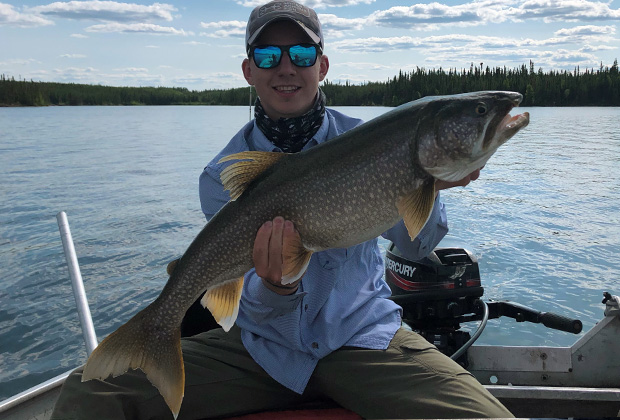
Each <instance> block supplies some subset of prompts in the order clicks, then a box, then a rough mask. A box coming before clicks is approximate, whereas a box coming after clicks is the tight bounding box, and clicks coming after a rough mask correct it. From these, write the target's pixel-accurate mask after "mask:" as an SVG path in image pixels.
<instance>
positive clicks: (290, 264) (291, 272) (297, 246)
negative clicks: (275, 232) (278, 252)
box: [282, 236, 312, 284]
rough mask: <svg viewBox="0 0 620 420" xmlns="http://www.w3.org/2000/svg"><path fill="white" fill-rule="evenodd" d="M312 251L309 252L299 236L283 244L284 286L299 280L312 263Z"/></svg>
mask: <svg viewBox="0 0 620 420" xmlns="http://www.w3.org/2000/svg"><path fill="white" fill-rule="evenodd" d="M310 257H312V251H310V250H307V249H306V248H305V247H304V246H303V244H302V243H301V238H300V237H299V236H296V237H294V238H293V239H291V240H285V241H284V243H283V244H282V284H291V283H294V282H296V281H297V280H299V279H300V278H301V277H302V276H303V275H304V273H305V272H306V269H307V268H308V264H309V263H310Z"/></svg>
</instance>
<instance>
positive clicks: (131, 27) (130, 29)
mask: <svg viewBox="0 0 620 420" xmlns="http://www.w3.org/2000/svg"><path fill="white" fill-rule="evenodd" d="M85 30H86V31H87V32H118V33H145V34H160V35H183V36H187V35H191V32H185V31H184V30H183V29H176V28H173V27H170V26H160V25H155V24H153V23H115V22H114V23H106V24H101V25H92V26H89V27H88V28H86V29H85Z"/></svg>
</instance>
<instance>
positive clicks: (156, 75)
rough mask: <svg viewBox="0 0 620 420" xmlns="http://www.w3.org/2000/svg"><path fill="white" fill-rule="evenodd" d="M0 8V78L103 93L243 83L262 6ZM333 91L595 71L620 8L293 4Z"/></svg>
mask: <svg viewBox="0 0 620 420" xmlns="http://www.w3.org/2000/svg"><path fill="white" fill-rule="evenodd" d="M158 1H159V2H152V1H122V2H121V1H55V2H51V1H42V0H25V1H15V0H9V1H7V0H0V46H1V47H0V73H3V74H5V75H8V76H13V77H15V78H16V79H17V78H22V79H27V80H30V79H33V80H41V81H57V82H73V83H91V84H102V85H112V86H179V87H187V88H189V89H195V90H203V89H218V88H230V87H242V86H246V83H245V80H244V79H243V77H242V75H241V61H242V59H243V57H244V46H243V36H244V33H245V22H246V20H247V18H248V16H249V14H250V12H251V10H252V8H253V7H255V6H256V5H258V4H263V3H264V2H263V1H253V0H190V1H178V0H174V1H166V0H158ZM302 3H305V4H306V5H308V6H311V7H313V8H314V9H315V10H316V11H317V13H318V14H319V18H320V19H321V22H322V24H323V30H324V32H325V40H326V49H325V53H326V54H327V55H328V56H329V59H330V65H331V66H330V70H329V73H328V76H327V78H328V79H329V80H330V81H332V82H339V81H340V82H345V81H348V82H350V83H363V82H366V81H384V80H387V79H388V78H391V77H393V76H394V75H397V74H398V72H399V70H403V71H411V70H412V69H415V68H416V66H417V67H424V68H427V69H430V68H438V67H443V68H444V69H447V68H456V69H458V70H461V69H466V68H469V66H470V64H471V63H474V64H475V65H477V66H479V65H480V63H483V65H484V66H487V65H488V66H490V67H495V66H502V67H503V66H507V67H508V68H514V67H518V66H520V65H521V64H528V63H529V61H530V60H532V61H533V62H534V64H535V66H536V68H537V69H538V68H539V67H541V68H543V70H545V71H547V70H550V69H555V70H562V69H568V70H573V69H574V68H575V67H576V66H580V68H581V69H582V70H583V69H585V68H595V69H598V68H599V66H600V64H601V62H602V63H603V65H604V66H611V65H612V64H613V61H614V59H616V58H620V34H619V33H618V26H619V24H620V0H613V1H596V0H470V1H452V0H439V1H437V2H422V1H415V0H414V1H406V0H398V1H392V0H389V1H386V0H308V1H302Z"/></svg>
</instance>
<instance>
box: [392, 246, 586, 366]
mask: <svg viewBox="0 0 620 420" xmlns="http://www.w3.org/2000/svg"><path fill="white" fill-rule="evenodd" d="M385 279H386V281H387V283H388V285H389V286H390V288H391V289H392V296H391V299H392V300H393V301H394V302H396V303H397V304H398V305H400V306H401V307H402V308H403V322H405V323H406V324H407V325H409V326H410V327H411V329H412V330H414V331H415V332H417V333H418V334H420V335H421V336H423V337H424V338H426V339H427V340H428V341H429V342H431V343H433V344H434V345H435V346H436V347H437V348H438V349H439V351H441V352H442V353H444V354H446V355H448V356H450V357H451V358H452V359H454V360H456V361H457V362H458V363H460V364H461V365H462V366H464V367H467V365H468V362H467V353H466V350H467V349H468V348H469V347H470V346H471V345H472V344H473V343H474V341H475V340H476V339H477V338H478V337H479V336H480V334H481V333H482V331H483V330H484V327H485V325H486V322H487V320H488V319H494V318H499V317H501V316H507V317H510V318H513V319H515V320H516V321H517V322H523V321H528V322H533V323H542V324H543V325H545V326H546V327H548V328H553V329H557V330H561V331H567V332H570V333H573V334H578V333H579V332H581V329H582V323H581V321H579V320H577V319H570V318H567V317H564V316H562V315H557V314H554V313H551V312H539V311H537V310H535V309H532V308H528V307H526V306H523V305H520V304H518V303H513V302H509V301H490V302H488V303H487V302H484V301H483V300H482V299H481V298H482V295H483V294H484V289H483V287H482V284H481V281H480V270H479V269H478V260H477V259H476V257H475V256H474V255H473V254H472V253H471V252H469V251H467V250H466V249H463V248H436V249H435V250H434V251H433V252H431V253H430V254H429V255H428V256H427V257H426V258H423V259H422V260H420V261H411V260H408V259H406V258H404V257H403V255H402V254H401V253H400V251H399V250H398V248H396V247H395V246H394V244H390V246H389V247H388V248H387V250H386V253H385ZM469 321H482V322H481V323H480V325H479V327H478V329H477V330H476V332H475V333H474V335H473V336H472V335H470V334H469V332H467V331H461V330H460V327H461V323H462V322H469Z"/></svg>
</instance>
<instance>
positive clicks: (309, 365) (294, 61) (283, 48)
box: [53, 1, 512, 419]
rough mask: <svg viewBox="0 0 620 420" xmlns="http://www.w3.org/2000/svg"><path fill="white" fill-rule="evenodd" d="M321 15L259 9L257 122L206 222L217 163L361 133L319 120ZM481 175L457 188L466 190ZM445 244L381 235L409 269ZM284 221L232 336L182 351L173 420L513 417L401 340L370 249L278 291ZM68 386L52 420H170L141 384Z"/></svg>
mask: <svg viewBox="0 0 620 420" xmlns="http://www.w3.org/2000/svg"><path fill="white" fill-rule="evenodd" d="M323 48H324V39H323V35H322V32H321V27H320V23H319V21H318V18H317V16H316V13H315V12H314V11H313V10H311V9H309V8H307V7H304V6H302V5H300V4H297V3H295V2H292V1H275V2H271V3H268V4H266V5H264V6H262V7H257V8H256V9H254V11H253V12H252V13H251V15H250V19H249V21H248V25H247V31H246V50H247V53H248V58H246V59H245V60H244V61H243V63H242V70H243V74H244V77H245V79H246V80H247V82H248V83H249V84H251V85H253V86H254V87H255V88H256V92H257V95H258V98H259V99H258V100H257V102H256V111H255V117H256V118H255V119H254V120H253V121H252V122H250V123H248V124H247V125H246V126H245V127H243V128H242V129H241V130H240V131H239V133H237V135H235V137H234V138H233V139H232V140H231V141H230V143H229V144H228V145H227V146H226V147H225V148H224V150H223V151H222V152H221V153H220V154H219V155H218V156H216V157H215V158H214V159H213V160H212V161H211V163H209V164H208V165H207V167H206V168H205V170H204V172H203V173H202V175H201V177H200V199H201V204H202V209H203V212H204V213H205V215H206V217H207V219H209V218H211V217H212V216H213V215H214V214H215V213H216V212H217V211H218V210H219V209H220V208H221V207H222V206H223V205H224V204H225V203H226V202H227V201H228V199H229V196H228V193H227V192H225V191H224V189H223V187H222V184H221V181H220V173H221V171H222V170H223V168H224V167H225V165H226V164H219V163H218V162H219V160H220V158H221V157H223V156H226V155H229V154H232V153H238V152H242V151H247V150H264V151H279V152H288V153H295V152H298V151H300V150H304V149H307V148H309V147H313V146H315V145H317V144H320V143H322V142H324V141H328V140H329V139H331V138H333V137H336V136H337V135H339V134H341V133H343V132H345V131H347V130H349V129H351V128H353V127H355V126H357V125H359V124H360V123H361V121H360V120H357V119H354V118H350V117H347V116H345V115H343V114H341V113H338V112H336V111H334V110H329V109H326V108H325V97H324V95H323V93H322V92H321V91H320V89H319V83H320V81H322V80H323V79H324V78H325V76H326V74H327V72H328V69H329V60H328V58H327V56H326V55H324V54H323ZM478 175H479V171H476V172H475V173H473V174H471V175H470V176H469V177H467V178H466V179H464V180H462V181H461V182H459V183H455V184H446V183H440V182H438V183H437V185H436V187H437V189H438V190H439V189H444V188H448V187H451V186H454V185H457V184H458V185H466V184H467V183H468V182H469V181H470V180H474V179H476V178H477V177H478ZM446 232H447V227H446V221H445V212H444V210H443V206H442V204H441V202H440V201H439V197H436V202H435V207H434V209H433V212H432V214H431V217H430V219H429V221H428V222H427V224H426V226H425V227H424V228H423V229H422V231H421V232H420V234H419V236H418V237H417V238H416V239H415V240H414V241H411V240H410V238H409V236H408V234H407V232H406V230H405V228H404V226H403V224H402V223H401V224H399V225H397V226H395V227H394V228H392V229H390V230H389V231H388V232H386V233H385V234H384V236H385V237H386V238H388V239H390V240H392V241H393V242H394V243H395V244H396V245H397V247H398V248H399V249H400V250H401V252H402V253H403V254H404V255H406V256H407V257H408V258H410V259H418V258H422V257H424V256H425V255H427V254H428V253H429V252H430V251H431V250H432V249H433V248H434V247H435V245H437V243H438V242H439V241H440V240H441V238H442V237H443V236H444V235H445V233H446ZM297 235H298V234H297V232H296V230H295V227H294V226H293V224H292V223H291V222H290V221H286V220H284V219H283V218H281V217H276V218H275V219H274V220H268V221H265V224H264V225H263V226H262V227H261V228H260V229H259V231H258V232H257V235H256V240H255V243H254V253H253V258H254V264H255V268H254V269H252V270H250V272H248V273H247V274H246V276H245V282H244V289H243V293H242V297H241V303H240V310H239V316H238V318H237V322H236V325H235V326H234V327H233V328H232V329H231V330H230V331H229V332H228V333H225V332H224V331H223V330H222V329H216V330H212V331H209V332H205V333H201V334H197V335H195V336H193V337H191V338H185V339H183V340H182V346H183V358H184V362H185V375H186V376H185V396H184V399H183V403H182V406H181V411H180V413H179V419H202V418H212V417H221V416H232V415H239V414H245V413H250V412H256V411H263V410H274V409H290V408H294V407H296V406H298V405H299V404H302V403H306V402H313V401H318V400H324V399H331V400H333V401H335V402H336V403H338V404H340V405H341V406H343V407H345V408H347V409H350V410H352V411H354V412H356V413H358V414H359V415H361V416H362V417H365V418H429V417H432V418H451V417H512V416H511V414H510V412H509V411H508V410H506V409H505V408H504V407H503V406H502V405H501V404H500V403H499V402H498V401H497V400H496V399H495V398H494V397H493V396H492V395H491V394H489V393H488V392H487V391H486V390H485V389H484V388H483V387H482V386H481V385H480V384H479V383H478V382H477V381H476V380H475V379H474V378H473V376H471V375H470V374H469V373H468V372H466V371H465V370H464V369H462V368H461V367H460V366H459V365H457V364H456V363H455V362H453V361H452V360H450V359H449V358H448V357H446V356H444V355H442V354H441V353H440V352H439V351H437V349H436V348H434V346H433V345H431V344H429V343H428V342H427V341H426V340H424V339H423V338H422V337H420V336H419V335H417V334H415V333H413V332H411V331H406V330H405V329H402V328H401V326H400V325H401V318H400V316H401V309H400V308H399V307H398V306H397V305H396V304H395V303H394V302H392V301H391V300H389V299H388V297H389V296H390V290H389V288H388V286H387V284H386V283H385V281H384V280H383V279H382V274H383V261H382V257H381V254H380V252H379V248H378V244H377V240H376V239H375V240H371V241H368V242H365V243H362V244H359V245H356V246H353V247H351V248H348V249H331V250H327V251H323V252H317V253H315V254H314V255H313V256H312V258H311V260H310V263H309V265H308V267H307V270H306V271H305V273H304V274H303V276H302V277H301V278H300V279H299V280H297V281H295V282H294V283H292V284H282V253H283V249H284V248H286V246H287V244H288V242H289V241H290V240H291V239H292V238H295V237H296V236H297ZM80 375H81V371H80V370H78V371H76V372H75V373H74V374H72V375H71V376H70V378H69V379H68V380H67V382H66V384H65V387H64V388H63V391H62V393H61V396H60V399H59V402H58V404H57V407H56V409H55V412H54V415H53V418H58V419H59V418H90V416H91V415H94V416H95V417H96V418H98V419H104V418H116V419H118V418H140V419H142V418H144V419H156V418H157V419H159V418H161V419H164V418H172V417H171V414H170V410H169V409H168V407H167V406H166V405H165V403H164V401H163V398H162V397H161V396H160V395H159V393H158V392H157V390H156V389H155V388H154V387H152V386H150V385H149V384H148V382H147V380H146V379H145V377H144V375H143V374H142V373H141V372H139V371H130V372H128V373H126V374H124V375H121V376H119V377H117V378H114V379H111V380H108V381H106V382H103V381H96V380H92V381H88V382H85V383H80V382H79V381H80Z"/></svg>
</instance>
